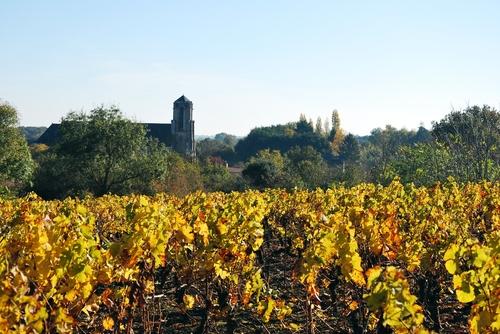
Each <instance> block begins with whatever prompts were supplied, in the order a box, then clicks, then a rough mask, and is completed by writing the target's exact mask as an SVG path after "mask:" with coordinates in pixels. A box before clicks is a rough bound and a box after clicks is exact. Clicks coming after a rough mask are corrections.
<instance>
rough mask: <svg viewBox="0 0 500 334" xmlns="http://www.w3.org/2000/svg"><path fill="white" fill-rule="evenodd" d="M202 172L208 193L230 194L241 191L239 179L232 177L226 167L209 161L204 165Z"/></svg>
mask: <svg viewBox="0 0 500 334" xmlns="http://www.w3.org/2000/svg"><path fill="white" fill-rule="evenodd" d="M201 172H202V177H203V185H204V188H205V190H206V191H210V192H212V191H223V192H230V191H233V190H241V189H240V185H239V184H238V180H237V177H235V176H234V175H232V174H231V173H230V172H229V170H228V169H227V167H226V166H224V165H221V164H218V163H211V162H209V161H207V162H206V163H204V164H203V166H202V169H201Z"/></svg>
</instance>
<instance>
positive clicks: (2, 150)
mask: <svg viewBox="0 0 500 334" xmlns="http://www.w3.org/2000/svg"><path fill="white" fill-rule="evenodd" d="M33 170H34V163H33V160H32V159H31V154H30V151H29V149H28V144H27V143H26V139H25V137H24V136H23V135H22V134H21V132H20V131H19V129H18V117H17V111H16V109H15V108H14V107H12V106H11V105H9V104H8V103H0V194H2V193H4V194H5V193H17V192H18V191H20V190H21V189H22V188H23V187H24V186H25V185H26V184H27V183H28V182H29V181H30V180H31V177H32V174H33Z"/></svg>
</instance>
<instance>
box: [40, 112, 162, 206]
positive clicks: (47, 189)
mask: <svg viewBox="0 0 500 334" xmlns="http://www.w3.org/2000/svg"><path fill="white" fill-rule="evenodd" d="M167 157H168V155H167V149H166V148H165V146H163V145H162V144H159V143H158V141H157V140H156V139H152V138H149V137H147V136H146V129H145V128H144V126H143V125H141V124H138V123H134V122H132V121H130V120H128V119H125V118H124V117H123V116H122V114H121V112H120V110H119V109H118V108H116V107H111V108H104V107H98V108H96V109H93V110H91V111H90V113H89V114H85V113H74V112H72V113H70V114H68V115H67V116H66V117H65V118H63V120H62V122H61V126H60V140H59V141H58V142H57V143H56V144H55V145H54V147H52V148H51V149H50V150H49V152H48V154H47V155H46V156H45V157H44V159H42V161H41V168H40V172H39V174H38V175H37V184H36V189H37V190H38V191H39V192H40V193H41V195H43V196H46V197H63V196H67V195H79V194H83V193H86V192H90V193H92V194H95V195H97V196H100V195H104V194H106V193H118V194H125V193H130V192H141V193H148V192H152V181H154V180H157V179H159V178H161V177H162V176H163V175H164V174H165V172H166V166H167ZM54 180H57V182H54Z"/></svg>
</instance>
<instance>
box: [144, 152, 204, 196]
mask: <svg viewBox="0 0 500 334" xmlns="http://www.w3.org/2000/svg"><path fill="white" fill-rule="evenodd" d="M167 155H168V156H167V158H166V161H167V168H166V169H167V171H166V173H165V175H164V176H163V177H161V178H159V179H157V180H155V181H153V189H154V191H155V192H167V193H170V194H174V195H176V196H180V197H182V196H185V195H187V194H189V193H191V192H194V191H196V190H203V176H202V174H201V168H200V165H199V164H198V163H197V162H191V161H189V160H187V159H185V158H183V157H182V156H181V155H180V154H179V153H177V152H175V151H173V150H169V151H168V152H167Z"/></svg>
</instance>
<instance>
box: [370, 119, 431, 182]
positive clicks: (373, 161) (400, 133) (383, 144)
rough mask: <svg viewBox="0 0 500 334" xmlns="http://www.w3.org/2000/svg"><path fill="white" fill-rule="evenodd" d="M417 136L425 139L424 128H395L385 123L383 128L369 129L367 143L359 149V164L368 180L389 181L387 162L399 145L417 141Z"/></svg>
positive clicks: (395, 152)
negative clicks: (416, 130) (414, 129)
mask: <svg viewBox="0 0 500 334" xmlns="http://www.w3.org/2000/svg"><path fill="white" fill-rule="evenodd" d="M418 138H422V140H427V139H426V136H425V133H424V130H423V129H422V130H419V132H415V131H413V130H406V129H399V130H398V129H396V128H394V127H392V126H390V125H387V126H386V127H385V128H384V129H381V128H376V129H373V130H372V131H371V134H370V136H369V137H368V143H367V144H365V145H364V146H363V147H362V149H361V164H362V166H363V169H364V171H365V175H366V177H367V181H369V182H381V183H386V182H390V180H388V179H387V175H388V174H390V173H389V171H388V168H389V163H390V162H391V161H392V159H393V158H394V157H395V156H396V154H397V153H398V151H399V149H400V147H402V146H404V145H413V144H415V143H418V142H419V141H418Z"/></svg>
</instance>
